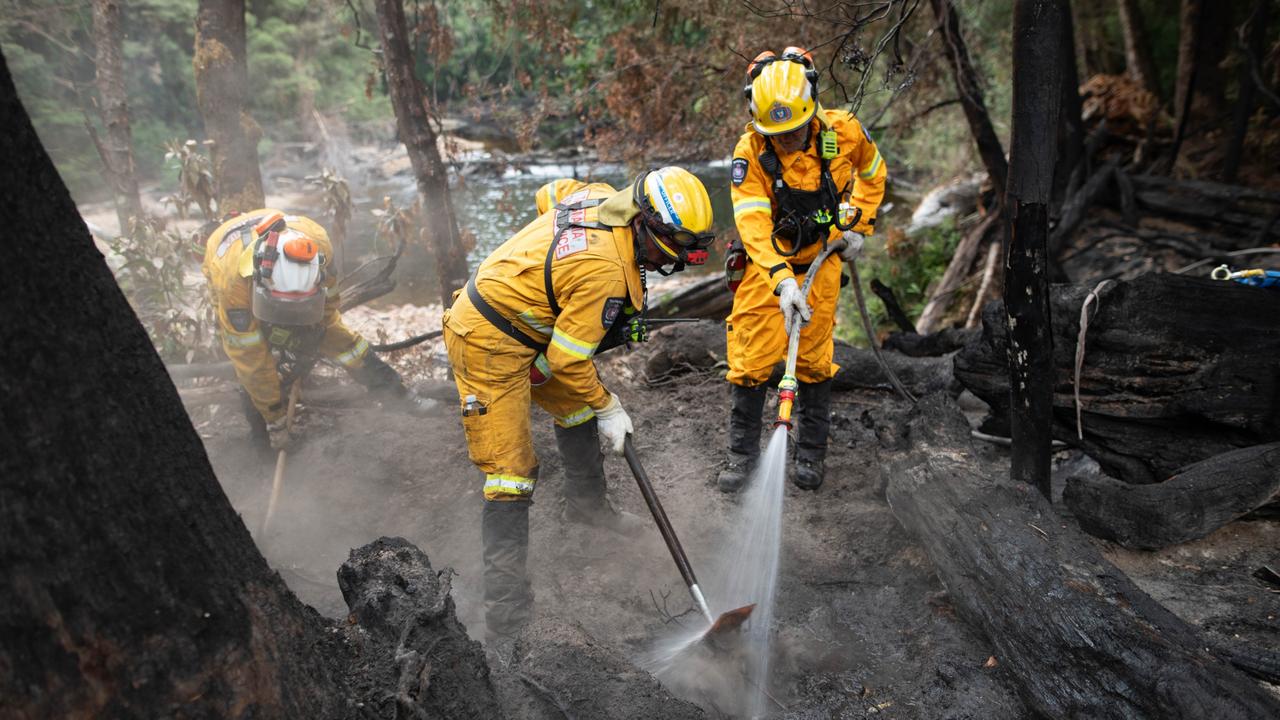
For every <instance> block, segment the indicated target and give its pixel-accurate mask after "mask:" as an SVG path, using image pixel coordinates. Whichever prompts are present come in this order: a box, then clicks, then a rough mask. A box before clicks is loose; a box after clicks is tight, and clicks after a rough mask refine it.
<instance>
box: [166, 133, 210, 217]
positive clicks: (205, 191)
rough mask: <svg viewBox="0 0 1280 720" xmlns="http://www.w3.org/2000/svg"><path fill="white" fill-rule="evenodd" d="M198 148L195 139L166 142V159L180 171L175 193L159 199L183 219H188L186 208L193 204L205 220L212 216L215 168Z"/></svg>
mask: <svg viewBox="0 0 1280 720" xmlns="http://www.w3.org/2000/svg"><path fill="white" fill-rule="evenodd" d="M199 147H200V146H199V144H198V143H197V142H196V141H195V140H188V141H186V142H179V141H178V140H176V139H175V140H170V141H169V142H168V143H166V144H165V154H164V159H165V162H166V163H168V165H169V166H170V167H172V168H173V169H175V170H177V171H178V173H177V176H178V187H177V190H175V191H174V192H173V194H171V195H166V196H164V197H162V198H160V202H162V203H164V204H166V205H172V206H173V207H174V209H175V210H177V211H178V217H179V218H181V219H183V220H186V219H187V211H188V209H189V208H190V207H191V206H192V205H195V206H196V207H198V208H200V213H201V215H203V216H204V219H205V220H212V219H213V204H214V200H215V197H214V192H213V171H212V169H211V166H210V163H209V158H208V157H207V156H206V155H204V154H203V153H201V152H200V149H199Z"/></svg>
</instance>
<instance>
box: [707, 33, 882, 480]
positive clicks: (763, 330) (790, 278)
mask: <svg viewBox="0 0 1280 720" xmlns="http://www.w3.org/2000/svg"><path fill="white" fill-rule="evenodd" d="M747 80H748V85H747V86H746V88H745V89H744V92H745V94H746V96H747V100H748V102H749V112H750V114H751V120H752V121H751V123H750V124H749V125H747V128H746V132H745V133H743V135H742V137H741V138H740V139H739V140H738V144H737V147H736V148H735V149H734V152H733V163H732V166H731V168H732V177H731V181H732V187H731V195H732V199H733V216H734V221H735V223H736V224H737V227H738V234H739V235H740V236H741V246H737V245H735V246H734V247H731V248H730V252H729V254H728V256H727V258H726V268H727V269H728V270H729V271H730V284H731V287H732V286H733V285H734V284H735V283H737V285H736V290H735V293H734V299H733V309H732V311H731V312H730V314H729V318H728V321H727V323H726V333H727V339H728V363H729V372H728V374H727V379H728V381H729V383H730V392H731V394H732V406H731V410H730V415H729V448H728V450H729V452H728V458H727V461H726V466H725V468H724V470H723V471H721V472H720V474H719V476H718V477H717V484H718V486H719V487H720V489H721V490H722V491H724V492H736V491H737V490H739V489H740V488H741V487H742V485H743V484H744V483H745V482H746V480H747V478H748V477H749V476H750V474H751V472H752V470H753V469H754V467H755V464H756V460H757V458H758V456H759V453H760V431H761V428H762V418H761V415H762V412H763V409H764V402H765V392H766V388H765V383H766V381H767V380H768V379H769V375H770V374H771V373H772V371H773V368H774V366H775V365H776V364H777V363H778V362H780V361H781V360H782V359H783V358H784V357H785V355H786V351H787V338H788V330H789V328H790V327H791V325H792V323H796V322H799V323H801V324H802V325H803V327H802V329H801V331H800V344H799V354H798V356H797V372H796V377H797V379H798V380H799V391H798V395H797V403H796V407H797V411H798V415H799V418H798V422H797V424H796V463H795V466H794V468H793V472H794V475H793V476H792V481H793V482H794V483H795V485H796V486H797V487H800V488H803V489H808V490H817V489H818V487H819V486H821V485H822V481H823V475H824V469H823V461H824V459H825V457H826V452H827V434H828V431H829V429H830V424H831V421H830V409H831V378H832V377H833V376H834V375H835V373H836V370H837V369H838V367H837V366H836V365H835V364H834V363H833V362H832V356H833V352H834V344H833V337H832V330H833V329H834V327H835V317H836V302H837V300H838V296H839V292H840V287H841V285H842V282H841V264H840V263H839V262H827V263H823V266H822V267H818V268H814V267H811V265H810V264H811V263H812V262H813V261H814V259H815V258H816V257H817V255H818V253H819V252H820V251H821V250H822V248H823V247H824V246H825V245H826V244H827V243H830V242H836V241H837V240H838V239H840V238H841V235H842V233H844V235H845V237H846V238H847V239H848V240H849V241H850V242H849V243H848V246H847V247H846V249H844V250H843V251H841V254H840V257H843V258H844V259H846V260H848V259H853V258H856V257H857V255H858V253H859V252H860V251H861V248H862V242H861V236H863V235H870V234H871V232H872V231H873V230H874V228H875V217H876V210H877V209H878V208H879V206H880V201H881V199H883V197H884V184H885V175H886V168H885V163H884V160H883V159H882V158H881V157H880V151H879V150H878V149H877V148H876V145H875V143H874V142H873V141H872V140H871V135H870V134H869V133H868V132H867V131H866V129H865V128H864V127H863V126H862V124H861V123H859V122H858V120H857V118H855V117H854V116H853V115H852V114H850V113H848V112H845V111H842V110H826V109H824V108H822V107H821V105H820V104H819V102H818V72H817V69H816V68H815V67H814V65H813V59H812V57H811V56H810V54H809V53H808V52H807V51H805V50H803V49H801V48H796V47H789V48H787V49H786V50H785V51H784V52H783V53H782V55H775V54H774V53H772V52H763V53H761V54H760V55H758V56H757V57H756V59H755V60H753V61H752V62H751V64H750V65H749V66H748V68H747ZM845 231H848V232H845ZM810 272H814V273H818V275H817V277H815V278H814V282H813V287H812V289H811V290H810V295H809V297H808V298H805V297H804V296H803V295H802V294H801V292H800V285H801V284H802V283H803V282H804V279H805V275H806V274H807V273H810Z"/></svg>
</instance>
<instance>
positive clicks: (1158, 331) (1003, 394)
mask: <svg viewBox="0 0 1280 720" xmlns="http://www.w3.org/2000/svg"><path fill="white" fill-rule="evenodd" d="M1088 292H1089V289H1088V288H1085V287H1081V286H1070V285H1057V286H1053V288H1052V291H1051V293H1050V295H1051V301H1052V303H1053V310H1052V321H1053V325H1052V335H1053V347H1054V379H1053V384H1054V398H1053V417H1054V424H1053V435H1054V437H1055V438H1056V439H1058V440H1062V441H1064V442H1066V443H1067V444H1069V445H1072V446H1075V447H1079V448H1080V449H1082V450H1083V451H1084V452H1086V453H1088V454H1089V455H1090V456H1092V457H1093V458H1094V459H1095V460H1097V461H1098V463H1099V464H1101V465H1102V467H1103V469H1104V470H1105V471H1106V472H1107V474H1109V475H1111V476H1113V477H1116V478H1119V479H1121V480H1124V481H1126V482H1131V483H1152V482H1158V481H1160V480H1163V479H1165V478H1167V477H1169V476H1170V475H1173V474H1174V473H1175V472H1176V471H1177V470H1178V469H1179V468H1182V467H1185V466H1188V465H1191V464H1192V463H1195V462H1198V461H1200V460H1204V459H1206V458H1210V457H1213V456H1215V455H1220V454H1222V453H1225V452H1228V451H1230V450H1235V449H1238V448H1243V447H1250V446H1253V445H1260V444H1264V443H1269V442H1275V441H1276V440H1277V439H1280V366H1278V365H1277V364H1276V362H1275V358H1276V357H1280V333H1277V332H1276V331H1275V318H1277V317H1280V293H1277V292H1274V291H1272V290H1266V289H1259V288H1253V287H1247V286H1244V285H1241V284H1238V283H1231V282H1220V281H1214V280H1207V279H1200V278H1192V277H1186V276H1182V275H1170V274H1157V275H1145V276H1142V277H1139V278H1136V279H1135V280H1132V281H1130V282H1121V283H1116V284H1115V285H1113V286H1111V288H1110V289H1108V290H1106V291H1105V292H1103V293H1102V295H1101V299H1100V301H1099V303H1098V309H1097V311H1096V314H1094V315H1093V316H1092V319H1091V321H1090V326H1089V331H1088V334H1087V338H1086V349H1085V355H1084V362H1083V366H1082V368H1081V378H1080V396H1081V401H1082V407H1083V412H1082V415H1083V437H1077V432H1076V422H1075V408H1074V397H1073V391H1072V379H1073V376H1074V365H1075V348H1076V338H1077V335H1078V334H1079V323H1080V306H1081V304H1082V303H1083V301H1084V299H1085V297H1086V296H1087V295H1088ZM1004 321H1005V314H1004V308H1003V306H1002V305H1001V304H1000V303H998V302H995V303H991V304H990V305H988V306H987V308H986V309H985V310H984V312H983V330H982V334H981V336H979V337H978V338H977V339H976V340H974V341H973V342H971V343H969V345H967V346H966V347H965V348H964V349H963V350H962V351H960V352H959V353H958V354H956V356H955V375H956V379H957V380H959V381H960V383H961V384H963V385H964V386H965V387H966V388H968V389H969V390H970V391H971V392H973V394H974V395H976V396H978V397H979V398H981V399H982V400H983V401H985V402H986V403H987V404H988V405H990V406H991V408H992V417H991V418H990V420H989V423H988V427H991V428H993V431H994V432H996V433H997V434H1003V433H1000V432H999V430H998V428H1000V427H1001V425H1002V424H1003V423H1006V422H1007V420H1006V419H1007V417H1008V406H1009V378H1008V372H1007V369H1006V368H1007V347H1008V345H1007V341H1006V338H1005V330H1004Z"/></svg>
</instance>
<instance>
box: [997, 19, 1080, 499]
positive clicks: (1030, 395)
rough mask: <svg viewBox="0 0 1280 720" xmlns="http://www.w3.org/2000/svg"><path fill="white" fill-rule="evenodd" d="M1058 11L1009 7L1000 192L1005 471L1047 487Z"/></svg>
mask: <svg viewBox="0 0 1280 720" xmlns="http://www.w3.org/2000/svg"><path fill="white" fill-rule="evenodd" d="M1063 17H1064V13H1063V8H1062V6H1061V4H1060V2H1058V0H1022V1H1021V2H1018V3H1015V4H1014V14H1013V132H1012V136H1011V140H1010V156H1009V186H1008V194H1007V197H1006V198H1005V216H1006V218H1007V220H1006V228H1007V237H1008V240H1007V246H1006V252H1005V286H1004V302H1005V308H1006V312H1007V313H1008V323H1009V328H1008V332H1009V376H1010V377H1009V379H1010V383H1009V385H1010V428H1011V435H1012V438H1013V448H1012V453H1011V461H1012V467H1011V469H1010V472H1011V474H1012V477H1013V478H1014V479H1015V480H1019V481H1022V482H1026V483H1028V484H1031V485H1034V486H1035V487H1036V488H1038V489H1039V490H1040V492H1041V493H1043V494H1044V496H1045V497H1046V498H1047V497H1050V492H1049V443H1050V440H1051V429H1052V421H1053V377H1054V375H1053V336H1052V334H1051V332H1050V330H1051V328H1050V324H1049V320H1050V317H1049V283H1048V272H1047V268H1048V260H1049V258H1048V248H1047V246H1048V237H1049V201H1050V198H1051V196H1052V190H1053V166H1054V152H1055V147H1056V142H1055V139H1056V135H1057V130H1058V115H1059V110H1060V107H1059V104H1060V102H1061V100H1062V85H1061V83H1062V64H1063V63H1062V58H1061V55H1062V54H1063V51H1064V50H1065V46H1064V43H1063V41H1062V21H1063Z"/></svg>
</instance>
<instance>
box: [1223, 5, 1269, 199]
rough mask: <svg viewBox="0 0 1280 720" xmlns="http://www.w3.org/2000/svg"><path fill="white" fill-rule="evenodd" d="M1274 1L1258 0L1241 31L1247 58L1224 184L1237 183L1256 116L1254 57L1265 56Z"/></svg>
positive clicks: (1229, 144)
mask: <svg viewBox="0 0 1280 720" xmlns="http://www.w3.org/2000/svg"><path fill="white" fill-rule="evenodd" d="M1270 6H1271V2H1270V0H1255V2H1254V3H1253V10H1252V11H1251V12H1250V13H1249V19H1248V20H1247V21H1246V22H1245V24H1244V25H1242V26H1241V27H1240V30H1239V35H1240V37H1239V44H1240V47H1241V48H1242V49H1243V50H1244V55H1245V58H1244V60H1243V62H1241V63H1240V71H1239V78H1240V79H1239V85H1240V95H1239V97H1238V98H1236V103H1235V109H1234V110H1233V111H1232V121H1231V135H1230V137H1229V138H1228V139H1227V154H1226V158H1224V159H1223V161H1222V181H1223V182H1226V183H1234V182H1235V181H1236V173H1237V172H1239V170H1240V159H1241V157H1242V155H1243V151H1244V138H1245V135H1246V134H1247V133H1248V131H1249V119H1250V118H1251V117H1252V116H1253V107H1254V103H1255V102H1256V101H1257V87H1258V86H1257V79H1256V78H1255V77H1254V73H1253V68H1254V65H1253V58H1257V57H1261V56H1262V52H1263V46H1264V44H1265V43H1266V38H1267V34H1266V33H1267V25H1268V23H1269V22H1270V20H1271V12H1270V11H1271V7H1270Z"/></svg>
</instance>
